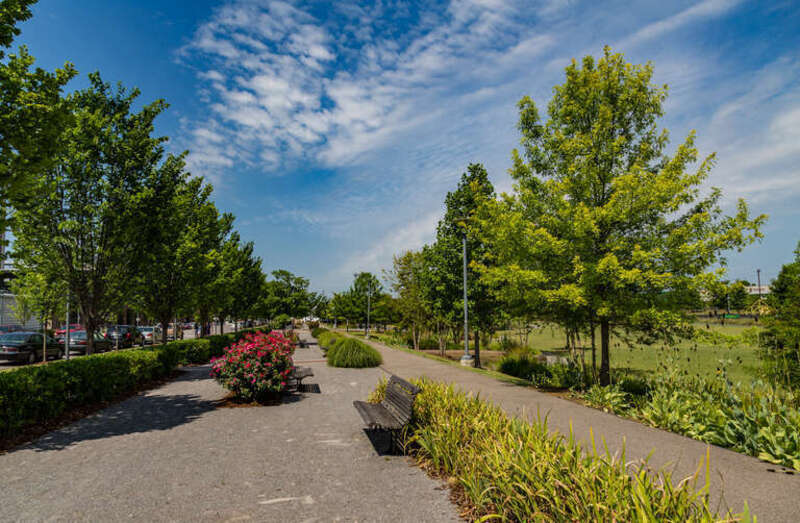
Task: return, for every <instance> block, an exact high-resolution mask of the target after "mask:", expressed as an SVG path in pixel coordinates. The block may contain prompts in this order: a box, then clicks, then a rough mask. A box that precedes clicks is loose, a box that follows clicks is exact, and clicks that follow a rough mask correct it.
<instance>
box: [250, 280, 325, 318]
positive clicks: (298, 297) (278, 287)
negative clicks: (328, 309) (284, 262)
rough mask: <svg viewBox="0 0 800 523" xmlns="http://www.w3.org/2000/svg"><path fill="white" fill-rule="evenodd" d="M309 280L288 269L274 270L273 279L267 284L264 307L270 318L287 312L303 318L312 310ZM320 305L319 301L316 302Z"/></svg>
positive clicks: (292, 315) (289, 314)
mask: <svg viewBox="0 0 800 523" xmlns="http://www.w3.org/2000/svg"><path fill="white" fill-rule="evenodd" d="M308 285H309V281H308V280H307V279H306V278H303V277H301V276H295V275H294V274H292V273H291V272H289V271H287V270H276V271H272V279H271V280H269V281H267V283H266V285H265V295H264V297H263V301H264V304H263V309H264V311H265V314H266V316H267V317H268V318H276V317H277V316H278V315H281V314H285V315H287V316H289V317H292V318H302V317H303V316H306V315H307V314H308V313H309V312H311V306H312V303H311V299H312V295H311V294H310V293H309V291H308ZM316 305H318V301H317V303H316Z"/></svg>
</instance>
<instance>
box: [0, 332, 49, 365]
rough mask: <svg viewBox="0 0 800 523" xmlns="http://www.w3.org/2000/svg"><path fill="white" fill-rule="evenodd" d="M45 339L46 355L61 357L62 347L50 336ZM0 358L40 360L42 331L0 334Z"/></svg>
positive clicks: (16, 360)
mask: <svg viewBox="0 0 800 523" xmlns="http://www.w3.org/2000/svg"><path fill="white" fill-rule="evenodd" d="M46 340H47V357H48V358H50V357H53V358H59V359H60V358H62V357H63V356H64V349H63V347H62V346H61V345H60V344H59V343H58V342H57V341H56V340H54V339H53V338H51V337H50V336H47V338H46ZM0 360H8V361H15V362H18V363H36V362H37V361H42V333H41V332H27V331H22V332H10V333H7V334H3V335H0Z"/></svg>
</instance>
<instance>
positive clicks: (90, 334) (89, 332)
mask: <svg viewBox="0 0 800 523" xmlns="http://www.w3.org/2000/svg"><path fill="white" fill-rule="evenodd" d="M84 317H85V318H86V355H87V356H88V355H89V354H93V353H94V333H95V332H96V331H97V322H96V321H95V319H94V318H93V317H92V316H91V315H90V314H84Z"/></svg>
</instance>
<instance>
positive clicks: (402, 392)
mask: <svg viewBox="0 0 800 523" xmlns="http://www.w3.org/2000/svg"><path fill="white" fill-rule="evenodd" d="M419 393H420V389H419V387H417V386H416V385H414V384H412V383H409V382H407V381H406V380H404V379H402V378H398V377H397V376H394V375H392V376H391V377H390V378H389V383H387V384H386V393H385V394H384V398H383V401H381V402H380V403H367V402H366V401H354V402H353V406H354V407H355V408H356V410H357V411H358V413H359V414H360V415H361V418H362V419H363V420H364V423H365V424H366V425H367V428H369V429H372V430H380V431H385V432H389V434H390V436H391V444H390V449H389V451H390V452H391V451H393V450H395V449H399V448H400V445H399V443H400V435H401V431H402V430H403V429H404V428H405V427H406V426H407V425H408V424H409V422H410V421H411V416H412V414H413V409H414V401H415V399H416V397H417V394H419Z"/></svg>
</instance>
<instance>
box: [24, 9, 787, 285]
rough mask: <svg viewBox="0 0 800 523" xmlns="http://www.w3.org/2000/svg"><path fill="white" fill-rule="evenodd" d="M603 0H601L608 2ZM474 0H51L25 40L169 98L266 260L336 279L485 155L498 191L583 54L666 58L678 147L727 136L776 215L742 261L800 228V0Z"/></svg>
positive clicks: (54, 61)
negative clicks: (608, 50) (536, 120)
mask: <svg viewBox="0 0 800 523" xmlns="http://www.w3.org/2000/svg"><path fill="white" fill-rule="evenodd" d="M600 4H602V5H600ZM631 4H632V3H631V2H626V1H618V2H592V1H585V2H581V1H573V0H552V1H539V2H537V1H524V2H515V1H512V0H465V1H456V0H452V1H449V2H448V1H441V2H405V1H393V0H387V1H382V2H376V3H374V4H371V3H366V2H358V3H356V2H286V1H268V0H265V1H255V0H234V1H224V2H210V1H199V0H191V1H190V0H181V1H177V0H176V1H171V2H158V1H151V0H139V1H133V0H131V1H122V0H113V1H112V0H77V1H68V0H41V1H40V2H39V4H37V5H36V6H35V8H34V18H33V19H32V20H30V21H28V22H26V23H25V24H23V26H22V29H23V33H22V36H21V37H20V39H19V40H18V42H19V43H25V44H27V45H28V46H29V48H30V50H31V52H32V53H33V55H34V56H36V57H37V60H38V64H39V65H41V66H44V67H47V68H50V69H52V68H53V67H56V66H58V65H60V64H62V63H63V62H64V61H65V60H70V61H72V62H73V63H74V64H75V66H76V67H77V69H78V70H79V71H80V73H81V77H80V78H79V79H77V80H75V81H74V82H73V87H75V88H79V87H82V86H83V85H85V83H86V81H85V75H86V73H88V72H90V71H93V70H100V72H101V73H102V75H103V77H104V78H105V79H106V80H108V81H114V82H116V81H121V82H123V83H124V84H125V85H126V86H136V87H139V88H140V89H141V90H142V98H141V99H142V101H143V102H149V101H151V100H153V99H156V98H164V99H166V100H167V101H168V102H169V103H170V104H171V107H170V109H169V110H168V111H167V113H166V114H164V115H162V116H161V117H160V120H159V121H158V132H159V133H161V134H166V135H169V136H170V137H171V144H170V147H171V148H172V149H173V150H174V151H175V152H179V151H181V150H183V149H190V150H191V155H190V157H189V162H190V167H191V170H192V172H193V173H194V174H199V175H203V176H205V177H206V178H207V179H208V180H210V181H211V182H212V183H213V184H214V186H215V188H216V191H215V194H216V201H217V204H218V206H219V207H220V208H221V209H222V210H225V211H231V212H233V213H234V214H235V215H236V216H237V218H238V220H237V227H238V229H239V230H240V232H241V233H242V236H243V237H244V238H245V239H247V240H253V241H254V242H255V245H256V252H257V254H259V255H260V256H261V257H262V259H263V260H264V269H265V270H273V269H277V268H286V269H289V270H291V271H293V272H295V273H298V274H301V275H304V276H306V277H309V278H310V279H311V281H312V287H314V288H315V289H321V290H325V291H336V290H339V289H342V288H344V287H346V286H347V285H349V283H350V281H351V279H352V274H353V273H354V272H356V271H361V270H371V271H377V272H379V271H380V270H381V269H383V268H388V267H389V266H390V265H391V258H392V255H393V254H396V253H400V252H401V251H403V250H405V249H408V248H418V247H420V246H421V245H422V244H423V243H425V242H428V241H430V240H431V238H432V236H433V233H434V229H435V225H436V221H437V220H438V218H439V217H440V215H441V214H442V201H443V199H444V195H445V194H446V192H447V191H448V190H451V189H452V188H453V187H454V186H455V184H456V183H457V180H458V178H459V176H460V174H461V172H463V171H464V170H465V168H466V166H467V165H468V164H469V163H470V162H482V163H484V165H486V167H487V169H488V170H489V173H490V177H491V179H492V181H493V182H494V183H495V186H496V188H497V189H498V190H499V191H503V190H506V191H507V190H510V188H511V182H510V178H509V177H508V175H507V173H506V170H507V169H508V167H509V166H510V151H511V149H512V148H514V147H515V146H516V144H517V143H518V135H517V132H516V130H515V124H516V117H517V115H516V111H515V104H516V102H517V101H518V100H519V99H520V98H521V97H522V96H523V95H526V94H527V95H530V96H532V97H533V99H534V100H535V101H536V103H537V104H538V105H539V106H540V107H542V108H543V107H545V106H546V103H547V101H548V100H549V98H550V92H551V89H552V86H553V85H555V84H557V83H561V82H562V81H563V69H564V67H565V66H566V65H568V63H569V61H570V59H571V58H573V57H574V58H580V57H582V56H584V55H586V54H594V55H598V54H599V53H600V52H601V50H602V47H603V45H605V44H609V45H611V46H612V48H613V49H614V50H615V51H622V52H624V53H625V55H626V57H627V59H628V60H629V61H632V62H644V61H647V60H651V61H653V63H654V65H655V71H656V73H655V74H656V78H655V80H656V81H657V82H658V83H667V84H669V86H670V97H669V99H668V101H667V103H666V117H665V118H664V119H663V121H662V125H664V126H665V127H667V128H668V129H670V131H671V136H672V139H673V143H678V142H680V141H682V139H683V138H684V137H685V136H686V134H687V133H688V132H689V131H690V130H691V129H696V130H697V133H698V146H699V148H700V152H701V154H707V153H711V152H714V151H716V152H717V155H718V163H717V166H716V168H715V169H714V171H713V174H712V177H711V184H712V185H714V186H718V187H721V188H722V189H723V191H724V194H725V202H726V206H727V207H728V208H731V205H732V203H733V202H734V201H735V199H736V198H739V197H743V198H745V199H747V200H748V202H749V203H750V205H751V207H752V210H753V212H755V213H762V212H763V213H767V214H769V215H770V220H769V222H768V225H767V226H766V229H765V233H766V238H765V240H764V241H763V242H762V243H761V244H760V245H755V246H752V247H750V248H748V249H747V250H746V251H744V252H743V253H741V254H737V253H733V254H731V256H730V257H729V275H730V276H731V277H733V278H745V279H750V280H754V279H755V270H756V268H761V269H762V277H766V278H767V279H769V278H772V277H774V276H775V275H776V274H777V271H778V270H779V268H780V265H781V264H782V263H785V262H787V261H789V260H790V259H791V257H792V251H793V249H794V247H795V245H796V244H797V241H798V239H800V227H798V223H800V167H798V166H800V51H798V50H800V4H798V3H797V2H793V1H785V2H779V1H775V2H755V1H749V2H748V1H739V0H706V1H702V2H683V1H670V2H638V3H636V4H634V5H631Z"/></svg>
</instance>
